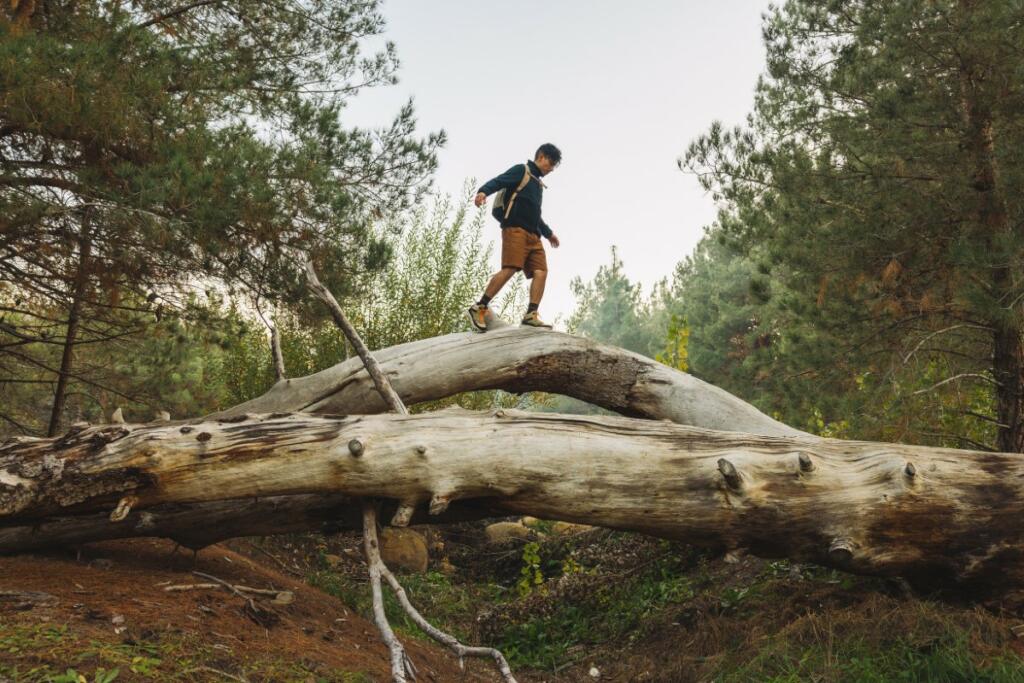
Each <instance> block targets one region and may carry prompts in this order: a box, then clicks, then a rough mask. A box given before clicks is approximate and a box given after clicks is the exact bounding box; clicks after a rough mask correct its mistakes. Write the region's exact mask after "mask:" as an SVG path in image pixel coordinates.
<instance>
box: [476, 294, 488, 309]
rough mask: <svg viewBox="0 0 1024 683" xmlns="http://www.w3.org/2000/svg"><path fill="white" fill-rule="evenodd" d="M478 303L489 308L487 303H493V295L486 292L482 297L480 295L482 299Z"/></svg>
mask: <svg viewBox="0 0 1024 683" xmlns="http://www.w3.org/2000/svg"><path fill="white" fill-rule="evenodd" d="M477 303H478V304H479V305H481V306H483V307H484V308H487V304H489V303H491V297H489V296H487V295H486V294H484V295H483V296H482V297H480V301H477Z"/></svg>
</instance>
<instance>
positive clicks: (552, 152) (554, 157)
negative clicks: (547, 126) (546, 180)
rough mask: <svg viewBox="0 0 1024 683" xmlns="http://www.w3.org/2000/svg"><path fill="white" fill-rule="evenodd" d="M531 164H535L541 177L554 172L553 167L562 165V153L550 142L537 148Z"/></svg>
mask: <svg viewBox="0 0 1024 683" xmlns="http://www.w3.org/2000/svg"><path fill="white" fill-rule="evenodd" d="M533 163H535V164H537V168H538V169H540V174H541V175H547V174H548V173H551V172H552V171H553V170H555V166H558V164H560V163H562V151H561V150H560V149H558V148H557V147H555V146H554V145H552V144H551V143H550V142H545V143H544V144H543V145H541V146H540V147H538V148H537V153H536V154H535V155H534V156H533Z"/></svg>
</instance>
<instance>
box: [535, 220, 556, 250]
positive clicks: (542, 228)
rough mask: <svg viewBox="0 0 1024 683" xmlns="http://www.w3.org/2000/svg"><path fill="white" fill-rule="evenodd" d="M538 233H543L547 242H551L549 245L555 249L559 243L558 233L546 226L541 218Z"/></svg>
mask: <svg viewBox="0 0 1024 683" xmlns="http://www.w3.org/2000/svg"><path fill="white" fill-rule="evenodd" d="M540 234H542V235H544V237H547V238H548V242H551V246H553V247H554V248H555V249H557V248H558V245H559V244H561V242H559V240H558V235H556V234H555V233H554V232H552V230H551V228H550V227H548V224H547V223H545V222H544V219H543V218H541V219H540Z"/></svg>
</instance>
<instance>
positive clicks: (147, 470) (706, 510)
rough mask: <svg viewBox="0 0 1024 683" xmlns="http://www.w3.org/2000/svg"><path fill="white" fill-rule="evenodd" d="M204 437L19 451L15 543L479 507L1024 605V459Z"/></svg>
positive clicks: (693, 442) (512, 433) (276, 433)
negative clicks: (84, 518) (205, 507)
mask: <svg viewBox="0 0 1024 683" xmlns="http://www.w3.org/2000/svg"><path fill="white" fill-rule="evenodd" d="M190 427H191V428H192V429H190V430H189V431H188V432H186V433H183V430H182V429H181V428H180V427H179V426H177V425H167V424H155V425H145V426H132V425H117V426H113V427H111V426H107V427H99V428H91V429H86V430H83V431H81V432H78V433H77V434H74V435H71V436H68V437H62V438H61V439H57V440H48V439H21V440H18V441H15V442H11V443H9V444H8V445H6V446H3V447H2V448H0V527H3V526H20V527H27V526H31V524H32V522H33V520H34V519H39V518H46V517H52V516H54V515H64V516H68V517H72V516H76V515H90V514H92V515H96V514H107V515H109V512H110V510H112V509H114V508H115V506H116V505H117V504H118V501H119V500H121V499H122V498H123V497H124V496H126V495H131V496H134V497H135V498H137V502H135V503H134V505H133V506H132V509H131V511H130V512H129V514H128V517H127V518H126V520H125V521H126V522H130V521H131V519H133V518H134V516H136V515H141V514H143V512H144V511H146V510H150V509H159V506H166V505H173V504H181V503H190V502H191V503H204V504H205V503H216V502H219V501H224V500H225V499H228V498H231V499H244V498H247V497H252V496H259V497H263V496H269V495H310V494H312V495H317V494H320V495H334V496H351V497H353V498H389V499H392V500H395V501H401V502H402V503H403V504H406V505H415V506H416V510H417V513H422V511H423V509H424V508H426V507H428V506H433V505H434V503H435V501H438V500H444V501H451V502H452V505H453V506H456V505H458V504H461V503H465V502H474V501H475V502H477V503H482V504H484V505H486V506H488V507H489V508H490V509H492V510H501V511H504V512H506V513H511V514H530V515H534V516H539V517H544V518H550V519H561V520H566V521H570V522H579V523H585V524H591V525H597V526H603V527H608V528H615V529H626V530H633V531H639V532H643V533H647V534H652V535H655V536H661V537H665V538H674V539H680V540H685V541H688V542H692V543H695V544H697V545H702V546H707V547H714V548H720V549H725V550H728V549H748V550H750V551H751V552H753V553H755V554H758V555H761V556H768V557H783V556H784V557H790V558H792V559H794V560H797V561H810V562H816V563H818V564H822V565H825V566H833V567H839V568H842V569H846V570H849V571H854V572H859V573H866V574H876V575H884V576H897V575H898V576H904V577H906V578H907V579H908V580H910V581H911V582H913V583H916V584H919V585H957V586H959V587H960V588H962V589H964V590H969V591H973V592H975V593H978V594H981V593H988V594H991V593H992V592H997V593H1002V594H1004V595H1005V594H1008V593H1010V594H1014V595H1017V594H1018V592H1019V591H1020V590H1021V587H1022V586H1024V563H1022V562H1021V559H1022V555H1021V552H1022V549H1024V525H1022V524H1020V519H1022V515H1024V459H1022V458H1020V456H1019V455H1014V454H1005V453H980V452H972V451H959V450H953V449H937V448H922V447H913V446H900V445H891V444H879V443H866V442H851V441H838V440H828V439H811V438H805V437H780V436H775V437H768V436H752V435H746V434H739V433H731V432H715V431H709V430H704V429H698V428H692V427H684V426H679V425H674V424H671V423H668V422H664V421H646V420H634V419H627V418H618V417H595V416H567V415H545V414H532V413H519V412H515V411H503V412H501V413H500V414H498V413H495V414H479V413H468V412H462V411H444V412H441V413H429V414H422V415H413V416H395V415H379V416H358V417H344V418H337V417H326V416H314V415H304V414H294V415H269V416H252V417H247V418H245V419H241V420H240V419H237V418H236V419H235V420H232V421H221V422H217V421H206V422H202V423H197V424H194V425H190ZM201 435H206V436H205V438H202V439H200V438H199V437H200V436H201ZM353 440H358V441H359V442H360V443H361V444H362V445H363V452H362V454H361V455H360V456H359V457H356V456H355V455H354V454H353V453H352V451H351V449H350V447H349V443H350V442H351V441H353ZM421 447H425V448H426V451H425V454H423V453H421ZM802 456H805V457H802ZM808 460H810V461H811V463H812V465H813V467H812V468H811V469H810V470H808V469H807V467H806V464H805V463H806V462H807V461H808ZM723 461H724V463H726V464H722V462H723ZM908 463H911V464H913V466H914V467H913V476H910V475H909V473H908V467H907V464H908ZM124 523H125V522H107V524H108V525H109V526H111V527H114V528H117V527H118V526H120V525H123V524H124Z"/></svg>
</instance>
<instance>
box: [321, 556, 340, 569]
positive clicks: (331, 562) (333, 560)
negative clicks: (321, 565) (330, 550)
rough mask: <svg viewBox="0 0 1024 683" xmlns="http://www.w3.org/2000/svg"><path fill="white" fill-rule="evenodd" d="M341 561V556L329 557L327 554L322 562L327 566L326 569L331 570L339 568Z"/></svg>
mask: <svg viewBox="0 0 1024 683" xmlns="http://www.w3.org/2000/svg"><path fill="white" fill-rule="evenodd" d="M343 561H344V560H342V559H341V555H330V554H328V555H324V562H325V563H326V564H327V566H328V567H330V568H331V569H337V568H338V566H339V565H340V564H341V563H342V562H343Z"/></svg>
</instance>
